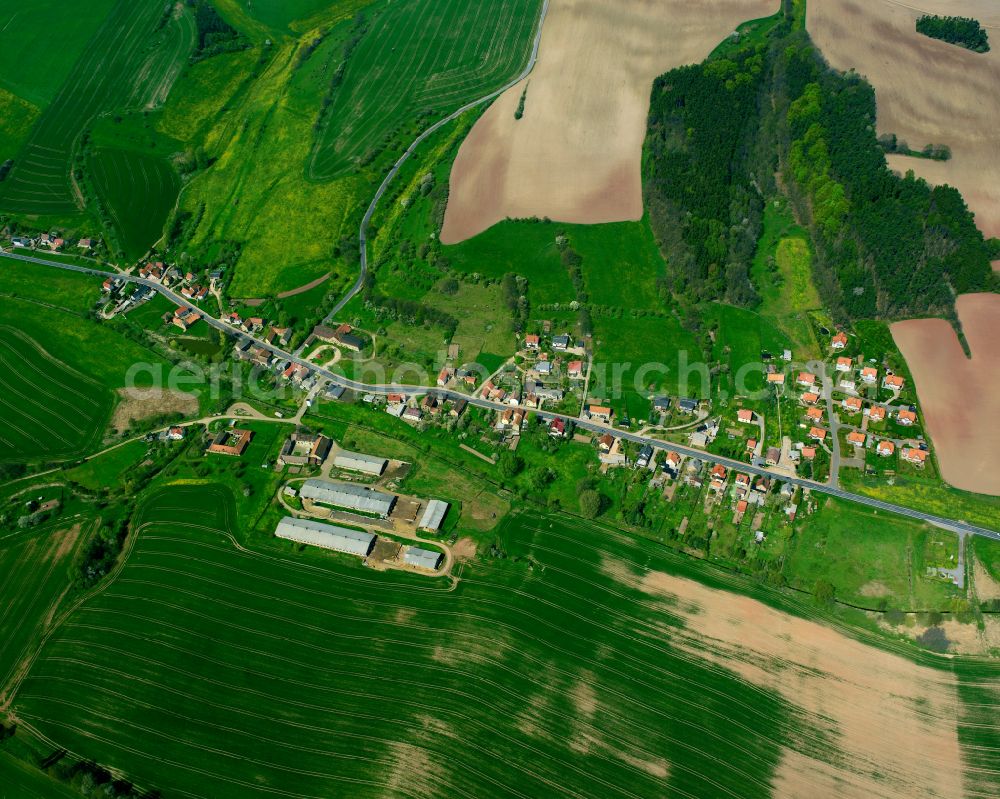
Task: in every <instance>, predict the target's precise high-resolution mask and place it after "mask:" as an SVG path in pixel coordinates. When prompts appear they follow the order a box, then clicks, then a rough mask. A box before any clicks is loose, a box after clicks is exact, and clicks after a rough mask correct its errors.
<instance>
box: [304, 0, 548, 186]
mask: <svg viewBox="0 0 1000 799" xmlns="http://www.w3.org/2000/svg"><path fill="white" fill-rule="evenodd" d="M538 8H539V3H538V0H481V1H480V2H469V0H415V1H414V2H410V3H396V4H387V5H384V6H382V7H380V8H378V9H377V10H373V11H372V12H370V13H369V20H368V30H367V32H366V33H365V35H364V37H363V38H362V39H361V41H360V42H359V43H358V45H357V47H356V48H355V50H354V52H353V53H352V55H351V58H350V60H349V61H348V63H347V68H346V70H345V72H344V79H343V82H342V84H341V85H340V86H339V87H338V88H337V90H336V91H335V93H334V95H333V103H332V105H331V106H330V109H329V111H330V112H329V115H328V116H327V118H326V124H325V126H324V129H323V130H322V131H321V134H320V136H319V139H318V142H317V144H316V147H315V149H314V151H313V153H312V156H311V158H310V163H309V174H310V175H311V176H312V177H314V178H317V179H325V178H331V177H338V176H343V175H346V174H349V173H350V172H351V171H353V169H354V168H355V166H356V164H357V162H358V160H359V159H361V158H362V157H364V156H365V154H366V153H367V152H368V151H369V150H372V149H377V148H378V147H379V145H380V144H382V143H383V142H386V141H388V140H389V139H390V138H391V136H392V134H393V133H395V132H396V131H397V129H398V128H399V127H401V126H404V125H406V124H407V123H409V122H410V120H411V119H412V117H414V116H415V115H418V114H421V113H424V112H427V111H430V112H431V113H430V114H429V117H432V116H442V115H443V114H444V113H446V112H448V111H451V110H454V109H455V108H457V107H459V106H460V105H461V104H462V103H463V102H467V101H469V100H472V99H475V98H476V97H478V96H480V95H482V94H485V93H486V92H487V91H488V90H489V89H492V88H499V87H500V86H501V85H503V84H504V82H505V81H507V80H509V79H511V78H513V77H514V76H515V75H516V74H517V73H518V71H519V70H520V69H521V68H522V67H523V66H524V61H525V53H526V51H527V48H528V46H529V42H530V39H531V36H532V34H533V33H534V26H535V22H536V18H537V12H538Z"/></svg>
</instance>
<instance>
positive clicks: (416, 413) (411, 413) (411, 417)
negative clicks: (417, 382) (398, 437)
mask: <svg viewBox="0 0 1000 799" xmlns="http://www.w3.org/2000/svg"><path fill="white" fill-rule="evenodd" d="M399 418H400V419H402V420H403V421H404V422H411V423H416V422H419V421H420V420H421V419H423V418H424V415H423V413H421V412H420V408H406V409H405V410H404V411H403V413H402V414H401V415H400V417H399Z"/></svg>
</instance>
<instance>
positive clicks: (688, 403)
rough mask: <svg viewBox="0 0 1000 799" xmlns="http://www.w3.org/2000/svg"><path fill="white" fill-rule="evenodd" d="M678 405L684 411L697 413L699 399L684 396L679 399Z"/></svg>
mask: <svg viewBox="0 0 1000 799" xmlns="http://www.w3.org/2000/svg"><path fill="white" fill-rule="evenodd" d="M677 407H678V408H680V410H681V412H682V413H690V414H693V413H697V412H698V400H696V399H688V398H687V397H682V398H681V399H679V400H677Z"/></svg>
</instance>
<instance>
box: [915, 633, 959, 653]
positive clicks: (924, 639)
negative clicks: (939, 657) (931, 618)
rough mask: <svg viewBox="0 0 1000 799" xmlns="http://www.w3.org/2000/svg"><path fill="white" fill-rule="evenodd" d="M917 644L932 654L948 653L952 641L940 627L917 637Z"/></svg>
mask: <svg viewBox="0 0 1000 799" xmlns="http://www.w3.org/2000/svg"><path fill="white" fill-rule="evenodd" d="M917 643H918V644H920V645H921V646H922V647H924V648H926V649H929V650H931V651H932V652H947V651H948V646H949V645H950V644H951V641H949V640H948V636H946V635H945V634H944V630H942V629H941V628H940V627H930V628H928V629H927V630H924V632H922V633H920V635H918V636H917Z"/></svg>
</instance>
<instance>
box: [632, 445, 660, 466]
mask: <svg viewBox="0 0 1000 799" xmlns="http://www.w3.org/2000/svg"><path fill="white" fill-rule="evenodd" d="M652 460H653V448H652V447H651V446H649V444H644V445H643V446H642V447H641V448H640V449H639V454H638V455H637V456H636V459H635V465H636V468H638V469H646V468H648V467H649V464H650V461H652ZM653 465H654V467H655V465H656V464H655V462H654V464H653Z"/></svg>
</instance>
